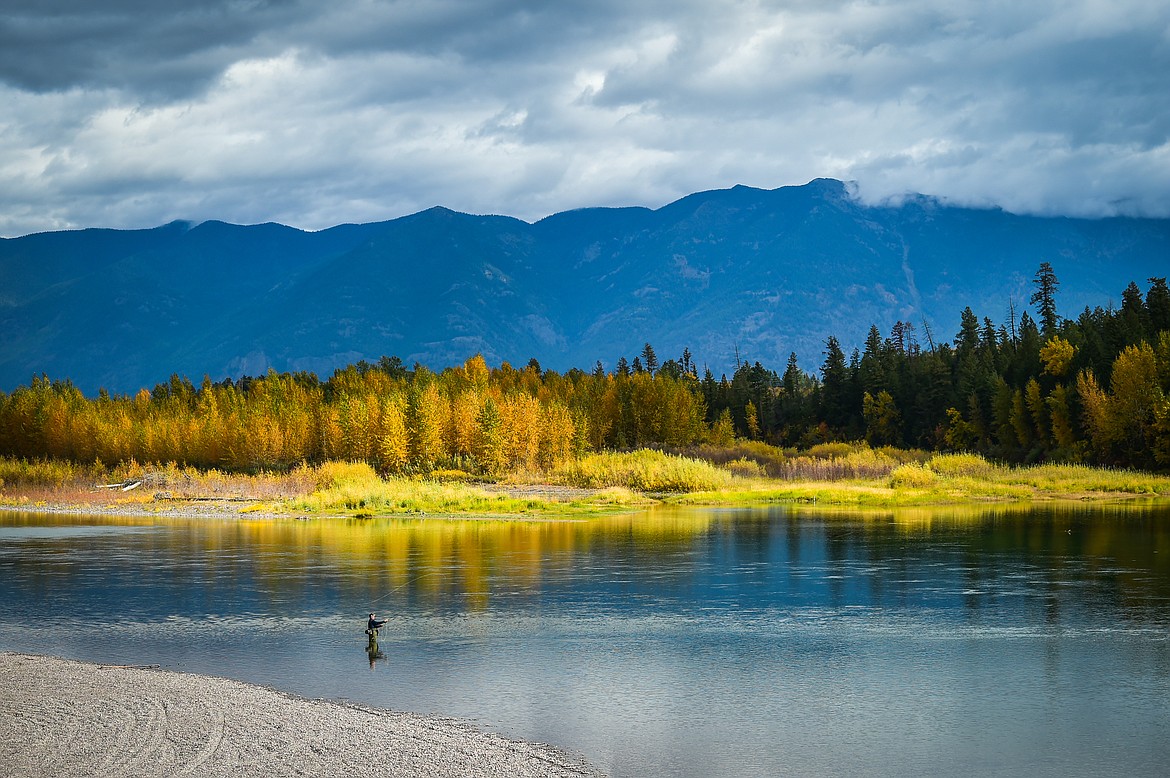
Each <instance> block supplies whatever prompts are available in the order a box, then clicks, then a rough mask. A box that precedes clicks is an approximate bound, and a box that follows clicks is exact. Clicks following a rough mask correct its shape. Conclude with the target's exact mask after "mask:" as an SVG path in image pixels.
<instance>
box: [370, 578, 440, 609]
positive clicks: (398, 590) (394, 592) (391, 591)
mask: <svg viewBox="0 0 1170 778" xmlns="http://www.w3.org/2000/svg"><path fill="white" fill-rule="evenodd" d="M434 572H435V571H434V570H426V571H424V572H422V573H419V574H418V575H416V576H415V577H414V578H411V579H410V580H409V581H407V582H406V583H404V584H401V585H400V586H395V587H394V588H393V589H391V590H390V591H388V592H386V593H385V594H383V595H382V596H381V597H379V598H378V599H376V600H370V605H373V604H375V603H378V602H381V601H382V600H384V599H386V598H387V597H389V596H390V595H392V594H396V593H398V592H400V591H402V590H403V589H405V588H406V587H408V586H410V585H411V584H412V583H414V582H415V581H417V580H419V579H420V578H426V577H427V576H428V575H431V574H432V573H434Z"/></svg>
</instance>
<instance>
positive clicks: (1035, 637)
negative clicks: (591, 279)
mask: <svg viewBox="0 0 1170 778" xmlns="http://www.w3.org/2000/svg"><path fill="white" fill-rule="evenodd" d="M370 611H376V612H377V613H379V614H380V616H382V617H385V618H388V619H389V623H388V624H387V625H386V626H385V627H384V628H383V629H382V634H381V636H380V639H379V642H378V646H377V652H376V653H375V652H373V651H371V648H372V647H371V646H370V645H369V644H368V642H367V638H366V636H365V634H364V632H363V630H364V626H365V624H364V622H365V618H366V615H367V613H369V612H370ZM0 649H3V650H13V651H28V652H35V653H44V654H55V655H59V656H65V657H69V658H75V659H82V660H90V661H100V662H107V663H122V664H159V665H161V666H163V667H164V668H169V669H175V670H181V671H186V672H197V673H206V674H213V675H221V676H226V677H230V678H236V679H240V680H244V681H250V682H255V683H261V684H265V685H269V686H273V687H276V688H279V689H284V690H287V691H290V692H293V693H296V694H299V695H303V696H307V697H326V698H333V699H338V698H340V699H349V700H354V701H359V702H362V703H367V704H372V705H376V706H381V707H388V708H395V709H401V710H411V711H417V712H421V713H439V714H443V715H449V716H456V717H460V718H465V719H470V720H472V721H475V722H476V723H477V724H478V725H479V726H482V727H484V728H487V729H492V730H496V731H499V732H502V733H504V734H506V735H509V736H513V737H520V738H525V739H530V740H537V741H542V742H548V743H552V744H555V745H557V746H560V747H562V748H565V749H568V750H571V751H575V752H578V753H582V754H584V755H585V756H586V757H587V758H588V759H589V760H590V761H592V762H593V763H594V764H595V765H597V766H598V767H600V768H602V769H603V770H606V771H607V772H608V773H609V774H611V775H612V776H615V778H625V777H628V776H686V777H690V776H695V777H699V776H702V777H703V778H718V777H719V776H728V777H732V776H734V777H736V778H739V777H747V776H775V775H801V776H817V775H846V774H856V775H876V776H894V775H897V776H905V775H941V774H962V775H968V776H990V775H1005V774H1012V775H1017V774H1029V775H1052V776H1070V775H1086V776H1088V775H1101V774H1119V775H1130V776H1140V775H1151V776H1152V775H1163V774H1165V770H1166V765H1167V764H1170V738H1168V737H1167V733H1168V732H1170V507H1168V506H1166V505H1165V504H1164V503H1163V504H1161V505H1158V504H1147V505H1135V504H1129V505H1120V506H1117V505H1115V506H1101V505H1095V506H1087V505H1055V506H1047V507H1043V508H1005V507H983V508H974V507H967V508H951V509H913V510H898V511H887V512H868V513H855V512H847V511H839V512H829V511H817V510H809V509H795V508H786V507H779V508H769V509H759V510H698V509H696V510H675V509H656V510H652V511H648V512H645V513H639V514H633V515H628V516H618V517H606V518H599V519H590V520H586V521H571V522H503V521H441V520H434V519H423V520H407V519H368V520H341V519H319V520H311V521H304V520H295V519H286V520H267V519H259V520H251V519H248V520H239V521H228V520H206V519H203V520H196V519H190V520H188V519H162V518H159V519H149V518H129V517H109V516H92V517H63V516H51V515H40V514H32V513H0ZM65 693H67V692H65Z"/></svg>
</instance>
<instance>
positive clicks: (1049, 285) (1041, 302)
mask: <svg viewBox="0 0 1170 778" xmlns="http://www.w3.org/2000/svg"><path fill="white" fill-rule="evenodd" d="M1032 283H1033V284H1035V286H1036V291H1035V292H1033V293H1032V297H1031V298H1030V300H1029V301H1030V302H1031V303H1032V304H1033V305H1035V306H1037V307H1036V311H1037V312H1038V313H1039V314H1040V324H1041V331H1042V332H1043V334H1044V335H1045V336H1048V335H1051V334H1052V333H1054V332H1056V325H1057V317H1056V289H1057V287H1059V286H1060V281H1058V280H1057V278H1056V273H1055V272H1054V271H1053V270H1052V265H1050V264H1049V263H1047V262H1041V263H1040V269H1039V270H1037V271H1036V277H1035V278H1034V279H1033V280H1032Z"/></svg>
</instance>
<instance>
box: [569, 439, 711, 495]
mask: <svg viewBox="0 0 1170 778" xmlns="http://www.w3.org/2000/svg"><path fill="white" fill-rule="evenodd" d="M556 475H557V477H559V478H560V479H561V480H562V481H563V482H564V483H568V484H571V485H573V486H580V487H584V488H588V489H599V488H605V487H612V486H619V487H625V488H627V489H636V490H637V491H640V492H701V491H712V490H716V489H723V488H727V487H730V486H731V484H732V481H733V477H732V475H731V473H729V472H728V471H726V470H722V469H720V468H718V467H715V466H714V465H712V464H711V463H710V462H703V461H699V460H697V459H691V458H689V457H682V456H676V455H674V454H666V453H664V452H661V451H653V450H650V449H639V450H638V451H630V452H625V453H610V454H591V455H589V456H586V457H583V458H581V459H579V460H576V461H574V462H569V463H568V464H566V465H564V466H562V467H561V468H560V470H558V471H557V474H556Z"/></svg>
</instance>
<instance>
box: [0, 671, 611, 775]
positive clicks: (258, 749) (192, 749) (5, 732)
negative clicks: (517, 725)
mask: <svg viewBox="0 0 1170 778" xmlns="http://www.w3.org/2000/svg"><path fill="white" fill-rule="evenodd" d="M0 765H2V767H0V773H3V774H4V775H21V776H58V775H103V776H139V775H141V776H146V775H208V776H246V775H266V776H285V775H290V776H291V775H315V776H345V778H352V776H354V775H369V774H384V775H393V776H396V777H398V778H411V777H412V776H419V778H423V777H424V776H425V777H427V778H444V777H446V776H489V777H490V776H501V777H502V776H532V777H533V778H538V777H539V778H545V777H550V776H557V777H560V776H600V775H601V773H600V772H598V771H597V770H595V769H594V768H593V767H591V766H590V765H589V764H588V763H586V762H585V761H584V759H582V758H580V757H577V756H573V755H570V754H567V753H565V752H562V751H559V750H557V749H555V748H553V747H551V746H546V745H541V744H537V743H527V742H522V741H516V740H509V739H507V738H504V737H502V736H499V735H495V734H491V733H486V732H482V731H479V730H477V729H475V728H473V727H472V726H470V725H468V724H465V723H462V722H459V721H455V720H452V719H445V718H437V717H430V716H419V715H415V714H409V713H400V712H395V711H388V710H379V709H375V708H368V707H364V706H361V705H353V704H347V703H342V702H329V701H325V700H308V699H302V698H299V697H294V696H292V695H289V694H284V693H282V692H278V691H275V690H272V689H267V688H264V687H260V686H253V685H249V684H244V683H239V682H237V681H229V680H225V679H222V678H212V677H207V676H198V675H185V674H182V673H173V672H167V671H161V670H157V669H146V668H137V667H123V666H109V665H93V664H85V663H81V662H73V661H68V660H63V659H57V658H53V657H45V656H34V655H28V654H12V653H0Z"/></svg>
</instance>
